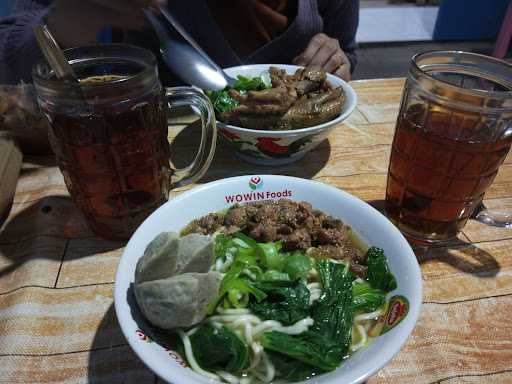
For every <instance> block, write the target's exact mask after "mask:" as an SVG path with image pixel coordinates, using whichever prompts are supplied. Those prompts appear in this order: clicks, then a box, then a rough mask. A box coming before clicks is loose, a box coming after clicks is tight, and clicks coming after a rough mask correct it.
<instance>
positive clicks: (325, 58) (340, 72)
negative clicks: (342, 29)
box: [293, 33, 350, 81]
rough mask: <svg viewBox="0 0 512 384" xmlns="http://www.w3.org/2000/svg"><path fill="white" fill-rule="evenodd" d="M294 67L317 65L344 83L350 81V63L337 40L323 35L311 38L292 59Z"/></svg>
mask: <svg viewBox="0 0 512 384" xmlns="http://www.w3.org/2000/svg"><path fill="white" fill-rule="evenodd" d="M293 64H296V65H303V66H307V65H317V66H320V67H322V68H323V69H324V70H325V71H326V72H328V73H332V74H333V75H336V76H338V77H340V78H342V79H343V80H345V81H349V80H350V61H349V60H348V58H347V55H345V53H344V52H343V50H342V49H341V47H340V43H339V42H338V40H337V39H333V38H330V37H329V36H327V35H326V34H324V33H319V34H318V35H315V36H313V38H312V39H311V40H310V42H309V44H308V46H307V47H306V49H305V50H304V52H302V53H301V54H300V55H299V56H297V57H296V58H295V59H293Z"/></svg>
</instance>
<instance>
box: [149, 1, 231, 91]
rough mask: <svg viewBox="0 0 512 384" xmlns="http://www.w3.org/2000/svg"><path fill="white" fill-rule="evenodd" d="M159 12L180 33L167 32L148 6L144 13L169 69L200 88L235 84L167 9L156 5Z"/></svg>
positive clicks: (212, 88)
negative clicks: (155, 35)
mask: <svg viewBox="0 0 512 384" xmlns="http://www.w3.org/2000/svg"><path fill="white" fill-rule="evenodd" d="M159 10H160V11H161V13H162V15H163V16H164V17H165V18H166V19H167V21H168V22H169V23H170V24H171V26H172V27H173V28H174V29H175V30H176V31H177V32H178V33H179V34H180V36H181V38H180V37H179V36H176V35H173V34H171V33H169V31H168V29H167V28H166V26H165V25H164V24H163V23H162V22H161V21H160V19H159V18H158V17H157V16H156V15H155V14H154V13H153V12H152V11H150V10H149V9H145V10H144V14H145V15H146V17H147V19H148V20H149V22H150V23H151V25H152V26H153V28H154V30H155V32H156V34H157V36H158V38H159V40H160V52H161V53H162V57H163V59H164V61H165V63H166V64H167V65H168V66H169V68H170V69H171V70H172V71H173V72H174V73H175V74H176V75H177V76H178V77H179V78H180V79H181V80H183V81H184V82H185V83H188V84H191V85H195V86H197V87H199V88H202V89H210V90H221V89H224V88H225V87H226V86H227V85H230V86H232V85H234V83H235V82H236V79H234V78H232V77H230V76H228V75H227V74H226V73H225V72H224V71H223V70H222V68H220V67H219V66H218V65H217V64H216V63H215V62H214V61H213V60H212V59H211V58H210V57H209V56H208V55H207V54H206V52H204V51H203V49H202V48H201V47H200V45H199V44H197V42H196V41H195V40H194V39H193V38H192V36H190V35H189V34H188V32H187V31H186V30H185V29H184V28H183V26H182V25H181V24H180V23H179V22H178V20H176V18H174V16H172V15H171V14H170V13H169V11H167V9H165V8H164V7H159Z"/></svg>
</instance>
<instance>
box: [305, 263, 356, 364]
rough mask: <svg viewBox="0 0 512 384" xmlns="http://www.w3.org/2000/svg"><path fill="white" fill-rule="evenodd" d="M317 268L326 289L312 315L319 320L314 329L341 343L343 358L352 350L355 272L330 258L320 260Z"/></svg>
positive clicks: (316, 320) (316, 303)
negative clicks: (350, 348) (353, 282)
mask: <svg viewBox="0 0 512 384" xmlns="http://www.w3.org/2000/svg"><path fill="white" fill-rule="evenodd" d="M316 269H317V271H318V274H319V276H320V280H321V283H322V287H323V292H322V296H320V299H318V300H317V301H316V302H315V304H314V305H313V308H312V309H311V317H312V318H313V319H314V320H315V323H314V324H313V326H312V328H311V331H313V332H315V333H318V334H320V335H322V336H323V337H325V338H326V339H328V340H332V341H333V342H335V343H336V344H337V345H339V346H340V347H341V348H342V352H343V353H342V356H341V357H343V355H344V354H346V353H347V352H348V348H349V346H350V342H351V338H352V333H351V332H352V322H353V317H354V315H353V309H352V281H353V280H354V275H353V274H352V273H351V272H350V271H349V267H348V265H345V264H339V263H333V262H330V261H328V260H319V261H318V262H317V264H316ZM340 361H341V360H340Z"/></svg>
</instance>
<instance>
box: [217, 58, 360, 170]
mask: <svg viewBox="0 0 512 384" xmlns="http://www.w3.org/2000/svg"><path fill="white" fill-rule="evenodd" d="M271 66H272V67H277V68H281V69H284V70H285V71H286V72H287V73H290V74H293V73H295V71H296V70H297V69H299V68H301V67H298V66H295V65H283V64H255V65H243V66H239V67H231V68H227V69H226V70H225V71H226V73H227V74H228V75H230V76H232V77H235V78H236V77H237V76H238V75H242V76H246V77H257V76H260V75H261V74H262V73H263V72H265V71H268V69H269V68H270V67H271ZM327 81H329V82H330V83H331V84H332V85H333V86H334V87H340V86H341V87H342V88H343V90H344V91H345V95H346V97H347V100H346V102H345V105H344V106H343V109H342V111H341V114H340V115H339V116H338V117H336V118H335V119H334V120H331V121H328V122H327V123H323V124H320V125H315V126H313V127H309V128H302V129H294V130H291V131H268V130H255V129H248V128H241V127H237V126H234V125H229V124H224V123H222V122H221V121H217V126H218V128H219V133H220V134H221V135H222V137H223V138H224V139H226V140H227V141H228V142H229V144H230V145H231V147H232V148H233V150H234V151H235V154H236V155H237V156H238V157H240V158H242V159H243V160H245V161H247V162H249V163H253V164H258V165H282V164H287V163H292V162H294V161H297V160H299V159H300V158H302V157H303V156H304V155H305V154H306V153H308V152H309V151H311V150H312V149H314V148H315V147H316V146H318V144H320V143H321V142H322V141H323V140H324V139H326V138H327V136H328V135H329V133H330V132H331V131H332V130H333V129H335V128H336V127H338V128H339V129H341V127H340V126H339V124H340V123H341V122H342V121H343V120H345V119H346V118H347V117H348V116H349V115H350V114H351V113H352V111H353V110H354V108H355V107H356V104H357V96H356V93H355V91H354V90H353V89H352V87H351V86H350V85H349V84H348V83H347V82H345V81H343V80H341V79H340V78H339V77H336V76H333V75H331V74H327Z"/></svg>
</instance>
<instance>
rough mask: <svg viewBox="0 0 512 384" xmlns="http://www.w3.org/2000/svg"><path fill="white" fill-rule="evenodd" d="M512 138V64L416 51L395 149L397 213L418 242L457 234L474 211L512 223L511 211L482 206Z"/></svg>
mask: <svg viewBox="0 0 512 384" xmlns="http://www.w3.org/2000/svg"><path fill="white" fill-rule="evenodd" d="M511 143H512V65H511V64H509V63H506V62H504V61H500V60H497V59H493V58H491V57H487V56H483V55H478V54H472V53H465V52H455V51H453V52H451V51H450V52H448V51H447V52H427V53H422V54H418V55H416V56H414V57H413V59H412V62H411V66H410V69H409V76H408V78H407V82H406V85H405V89H404V93H403V96H402V104H401V107H400V113H399V116H398V121H397V125H396V130H395V136H394V139H393V146H392V151H391V159H390V165H389V171H388V181H387V191H386V211H387V214H388V216H389V218H390V219H391V221H393V222H394V223H395V224H396V225H397V226H398V228H399V229H400V230H401V231H402V232H403V233H404V234H405V235H406V236H407V237H408V238H409V240H411V241H412V242H413V243H418V244H430V243H437V242H443V241H447V240H450V239H452V238H454V237H456V236H457V234H458V233H459V232H460V231H461V229H462V228H463V227H464V225H465V224H466V222H467V220H468V219H469V218H470V217H472V216H476V218H477V219H479V220H480V221H482V222H485V223H488V224H491V225H497V226H503V227H507V226H509V227H510V226H512V216H511V215H509V214H506V213H503V212H502V213H498V212H489V211H486V210H485V209H484V210H481V207H482V205H481V202H482V199H483V198H484V194H485V192H486V190H487V188H488V187H489V186H490V185H491V183H492V182H493V180H494V178H495V177H496V174H497V173H498V168H499V167H500V165H501V164H502V163H503V161H504V160H505V158H506V157H507V153H508V152H509V149H510V145H511ZM477 209H478V210H479V211H476V210H477Z"/></svg>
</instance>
